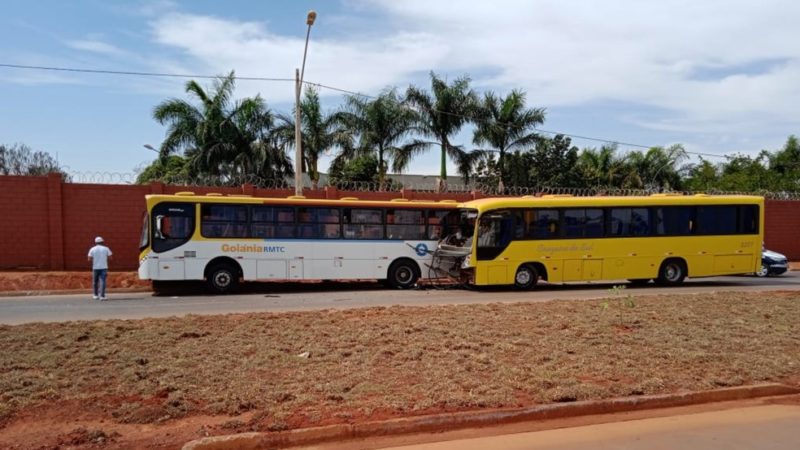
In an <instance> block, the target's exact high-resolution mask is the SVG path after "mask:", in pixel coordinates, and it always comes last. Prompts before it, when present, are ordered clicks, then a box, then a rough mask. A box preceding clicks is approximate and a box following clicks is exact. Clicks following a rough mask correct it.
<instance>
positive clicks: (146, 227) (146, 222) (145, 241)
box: [139, 212, 150, 250]
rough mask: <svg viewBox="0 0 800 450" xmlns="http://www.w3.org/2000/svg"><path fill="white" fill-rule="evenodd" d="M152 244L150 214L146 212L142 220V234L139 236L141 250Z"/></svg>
mask: <svg viewBox="0 0 800 450" xmlns="http://www.w3.org/2000/svg"><path fill="white" fill-rule="evenodd" d="M149 244H150V215H149V214H147V213H146V212H145V213H144V217H143V220H142V234H141V236H140V237H139V250H144V249H145V248H147V246H148V245H149Z"/></svg>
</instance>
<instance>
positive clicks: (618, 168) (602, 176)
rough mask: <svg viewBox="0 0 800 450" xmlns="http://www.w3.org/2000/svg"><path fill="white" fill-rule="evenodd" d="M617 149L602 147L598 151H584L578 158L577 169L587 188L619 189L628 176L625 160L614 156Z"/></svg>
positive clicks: (609, 146)
mask: <svg viewBox="0 0 800 450" xmlns="http://www.w3.org/2000/svg"><path fill="white" fill-rule="evenodd" d="M616 152H617V147H616V146H613V145H604V146H603V147H601V148H600V150H596V149H593V148H587V149H584V150H583V151H582V152H581V154H580V156H579V157H578V169H579V170H580V172H581V173H582V175H583V177H584V179H585V180H586V183H587V185H588V186H593V187H621V186H622V184H623V179H624V178H625V177H626V175H628V173H629V171H628V170H627V167H626V163H625V159H624V158H620V157H618V156H617V155H616Z"/></svg>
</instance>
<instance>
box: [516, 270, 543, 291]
mask: <svg viewBox="0 0 800 450" xmlns="http://www.w3.org/2000/svg"><path fill="white" fill-rule="evenodd" d="M537 281H539V272H538V271H537V270H536V268H535V267H533V266H532V265H530V264H523V265H521V266H519V268H518V269H517V273H516V274H514V287H515V288H517V289H520V290H523V291H528V290H531V289H533V287H534V286H536V282H537Z"/></svg>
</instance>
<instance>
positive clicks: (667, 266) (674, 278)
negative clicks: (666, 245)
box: [658, 259, 686, 286]
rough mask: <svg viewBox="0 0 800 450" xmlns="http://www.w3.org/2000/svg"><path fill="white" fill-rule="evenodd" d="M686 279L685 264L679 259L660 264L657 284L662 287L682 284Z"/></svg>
mask: <svg viewBox="0 0 800 450" xmlns="http://www.w3.org/2000/svg"><path fill="white" fill-rule="evenodd" d="M684 278H686V264H685V263H684V262H683V261H681V260H680V259H668V260H666V261H664V262H663V263H661V269H659V270H658V282H659V283H660V284H664V285H668V286H669V285H676V284H681V283H683V279H684Z"/></svg>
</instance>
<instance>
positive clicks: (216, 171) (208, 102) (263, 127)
mask: <svg viewBox="0 0 800 450" xmlns="http://www.w3.org/2000/svg"><path fill="white" fill-rule="evenodd" d="M234 86H235V78H234V73H233V72H231V73H230V74H228V75H227V76H226V77H221V78H219V79H217V80H215V81H214V83H213V86H212V89H211V91H209V92H206V90H205V89H203V87H201V86H200V85H199V84H198V83H197V82H196V81H194V80H192V81H189V82H187V83H186V93H187V94H188V95H189V97H190V98H192V99H193V100H194V101H195V103H196V104H193V103H191V102H188V101H186V100H182V99H177V98H173V99H169V100H166V101H164V102H163V103H161V104H159V105H157V106H156V107H155V109H154V110H153V117H154V118H155V119H156V120H157V121H158V122H159V123H161V124H162V125H167V135H166V137H165V139H164V142H163V143H162V144H161V148H160V159H161V163H162V165H166V164H168V162H167V157H168V156H169V155H172V154H179V153H181V152H183V154H184V155H185V157H186V158H187V159H188V164H189V165H188V167H189V171H190V173H191V174H192V175H197V174H203V175H213V176H219V177H221V178H224V177H233V176H236V175H248V174H254V175H259V176H262V177H265V178H273V179H280V178H283V177H285V176H287V175H292V174H293V171H292V165H291V161H290V160H289V159H288V157H287V156H286V154H285V152H284V150H283V148H280V147H279V146H276V145H275V140H274V136H273V134H272V128H273V123H274V117H273V114H272V112H271V111H270V110H269V108H267V105H266V103H265V102H264V100H263V99H261V97H260V96H256V97H254V98H243V99H241V100H237V101H234V100H233V91H234Z"/></svg>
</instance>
